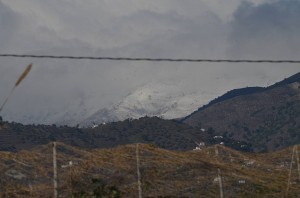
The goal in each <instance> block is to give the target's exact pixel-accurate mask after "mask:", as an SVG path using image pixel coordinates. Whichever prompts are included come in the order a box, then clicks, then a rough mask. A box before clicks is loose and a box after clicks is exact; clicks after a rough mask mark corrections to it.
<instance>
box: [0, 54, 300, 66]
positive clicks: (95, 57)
mask: <svg viewBox="0 0 300 198" xmlns="http://www.w3.org/2000/svg"><path fill="white" fill-rule="evenodd" d="M0 57H15V58H38V59H42V58H45V59H74V60H111V61H148V62H209V63H289V64H297V63H300V60H271V59H269V60H268V59H191V58H143V57H142V58H139V57H106V56H58V55H34V54H0Z"/></svg>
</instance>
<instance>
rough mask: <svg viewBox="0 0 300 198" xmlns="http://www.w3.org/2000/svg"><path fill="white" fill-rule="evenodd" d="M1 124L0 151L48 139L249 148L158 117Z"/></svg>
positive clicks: (96, 144) (93, 144)
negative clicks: (78, 124)
mask: <svg viewBox="0 0 300 198" xmlns="http://www.w3.org/2000/svg"><path fill="white" fill-rule="evenodd" d="M3 124H4V125H3V126H2V129H1V130H0V150H2V151H19V150H22V149H30V148H34V147H36V146H38V145H43V144H47V143H49V142H51V141H61V142H64V143H66V144H69V145H72V146H78V147H81V148H111V147H115V146H119V145H125V144H132V143H149V144H153V145H156V146H158V147H161V148H165V149H171V150H192V149H193V148H195V147H196V146H197V145H196V142H197V143H199V142H205V143H206V145H212V144H218V143H220V142H224V144H226V145H228V146H230V147H232V148H235V149H239V150H244V151H252V148H251V145H250V144H246V143H245V142H241V141H235V140H233V139H232V138H221V139H220V138H217V139H216V138H214V134H211V131H208V132H203V131H202V130H201V128H198V127H191V126H189V125H187V124H184V123H181V122H178V121H175V120H164V119H161V118H158V117H151V118H150V117H144V118H140V119H136V120H129V119H127V120H125V121H119V122H112V123H109V124H102V125H99V126H95V127H93V128H75V127H67V126H60V127H57V126H55V125H22V124H19V123H7V122H4V123H3ZM242 145H243V146H242ZM241 146H242V147H241Z"/></svg>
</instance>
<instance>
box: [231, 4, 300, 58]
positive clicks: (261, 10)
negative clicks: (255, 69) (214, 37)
mask: <svg viewBox="0 0 300 198" xmlns="http://www.w3.org/2000/svg"><path fill="white" fill-rule="evenodd" d="M299 18H300V1H299V0H277V1H269V2H268V3H264V4H260V5H254V4H252V3H249V2H247V1H245V2H243V3H242V4H241V5H240V6H239V8H238V9H237V11H236V12H235V14H234V20H233V22H232V33H231V36H230V42H231V48H230V49H231V51H230V53H231V56H233V57H235V58H273V59H289V58H291V59H299V52H300V38H299V37H300V36H299V35H300V20H299Z"/></svg>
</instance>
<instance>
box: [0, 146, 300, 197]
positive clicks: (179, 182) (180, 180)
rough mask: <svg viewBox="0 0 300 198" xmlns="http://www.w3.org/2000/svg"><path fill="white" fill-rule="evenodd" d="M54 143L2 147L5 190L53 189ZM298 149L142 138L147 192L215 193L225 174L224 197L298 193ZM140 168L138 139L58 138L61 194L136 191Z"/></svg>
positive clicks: (0, 173)
mask: <svg viewBox="0 0 300 198" xmlns="http://www.w3.org/2000/svg"><path fill="white" fill-rule="evenodd" d="M52 147H53V146H52V144H47V145H43V146H38V147H36V148H34V149H32V150H29V151H28V150H22V151H20V152H17V153H10V152H0V183H1V185H0V197H24V198H27V197H28V198H29V197H50V196H51V195H53V188H52V186H53V180H52V178H53V173H52V172H53V165H52ZM299 148H300V147H299V146H298V148H296V147H294V148H292V147H290V148H286V149H284V150H281V151H278V152H274V153H265V154H254V153H243V152H239V151H235V150H232V149H229V148H227V147H224V146H220V145H219V146H215V147H209V148H205V149H204V150H198V151H188V152H178V151H169V150H164V149H160V148H157V147H155V146H153V145H146V144H140V145H139V159H140V175H141V188H142V194H143V197H211V198H217V197H220V187H219V178H222V185H223V192H224V197H243V198H253V197H299V196H300V194H299V193H300V185H299V180H298V173H297V166H296V163H294V165H293V166H292V169H291V172H289V171H290V163H291V155H292V153H293V149H298V153H299V152H300V151H299ZM294 151H296V150H294ZM295 153H296V152H295ZM295 161H296V159H294V162H295ZM136 167H137V166H136V145H126V146H119V147H116V148H113V149H96V150H86V149H80V148H76V147H71V146H69V145H66V144H62V143H59V142H58V143H57V169H58V194H59V196H60V197H114V198H118V197H137V196H138V185H137V168H136ZM289 173H291V177H290V182H289V188H288V189H289V190H288V191H287V183H288V178H289ZM218 174H220V177H218ZM96 195H97V196H96ZM286 195H287V196H286Z"/></svg>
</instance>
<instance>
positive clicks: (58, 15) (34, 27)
mask: <svg viewBox="0 0 300 198" xmlns="http://www.w3.org/2000/svg"><path fill="white" fill-rule="evenodd" d="M299 18H300V1H299V0H248V1H247V0H244V1H241V0H85V1H83V0H81V1H79V0H0V28H1V30H0V46H1V47H0V53H19V54H49V55H73V56H76V55H80V56H84V55H86V56H112V57H114V56H123V57H153V58H197V59H198V58H216V59H219V58H235V59H295V60H298V59H299V52H300V20H299ZM0 60H1V61H0V83H1V87H0V101H3V100H4V97H5V96H6V95H7V93H8V92H9V90H10V89H11V88H12V86H13V85H14V82H15V80H16V79H17V78H18V76H19V75H20V73H22V71H23V69H24V68H25V67H26V66H27V65H28V64H29V63H31V62H33V64H34V67H33V70H32V72H31V73H30V75H29V76H28V78H27V79H26V80H25V81H24V83H23V84H22V85H21V86H20V87H19V88H18V89H17V90H16V92H15V93H14V95H13V97H12V99H11V101H9V103H8V104H7V106H6V107H5V111H4V112H3V114H4V115H7V116H8V117H9V116H10V119H15V120H16V121H20V120H22V119H21V117H22V116H23V115H25V114H26V116H28V115H32V116H37V115H43V116H45V115H46V114H47V113H49V111H48V110H49V109H52V110H53V112H59V110H60V109H64V108H67V107H68V106H70V104H71V106H72V105H73V106H78V101H79V103H80V102H81V105H82V108H87V109H88V108H92V107H93V108H94V107H96V108H102V107H105V106H108V105H111V104H114V103H116V102H118V101H119V100H121V99H122V97H124V96H126V95H127V94H128V93H130V92H132V91H134V90H135V89H137V88H138V87H141V86H143V85H145V84H147V83H149V82H153V81H155V82H162V83H174V84H177V85H178V89H179V91H182V90H185V91H187V92H203V91H211V92H213V93H216V94H219V93H223V92H224V93H225V92H226V91H228V90H230V89H233V88H238V87H244V86H256V85H258V86H266V85H268V84H271V83H273V82H276V81H279V80H281V79H282V78H285V77H288V76H289V75H292V74H294V73H297V72H299V71H300V66H299V65H288V64H279V65H275V64H251V65H250V64H210V63H149V62H116V61H88V60H81V61H73V60H72V61H70V60H47V59H42V60H36V59H34V60H33V59H15V58H0ZM216 96H217V95H216ZM212 99H213V98H212ZM73 103H74V104H73ZM12 115H13V116H12Z"/></svg>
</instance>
